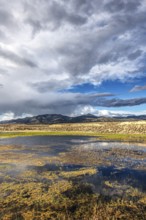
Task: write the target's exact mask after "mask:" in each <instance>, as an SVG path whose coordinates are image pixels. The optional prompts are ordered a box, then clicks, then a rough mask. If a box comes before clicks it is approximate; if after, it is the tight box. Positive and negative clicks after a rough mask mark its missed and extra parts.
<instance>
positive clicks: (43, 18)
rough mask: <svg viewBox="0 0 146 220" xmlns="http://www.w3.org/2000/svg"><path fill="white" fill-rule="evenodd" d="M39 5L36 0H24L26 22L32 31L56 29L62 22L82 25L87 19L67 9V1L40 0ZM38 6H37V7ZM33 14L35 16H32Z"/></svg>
mask: <svg viewBox="0 0 146 220" xmlns="http://www.w3.org/2000/svg"><path fill="white" fill-rule="evenodd" d="M42 2H43V5H39V3H38V1H37V0H33V1H31V2H25V4H24V8H25V11H26V14H27V18H26V22H27V23H28V24H30V25H31V26H32V27H33V29H34V31H35V32H36V31H40V30H41V29H42V30H45V29H47V28H51V29H52V30H53V29H56V28H59V27H60V26H61V25H63V24H64V23H66V22H67V23H69V24H71V25H75V26H76V25H77V26H79V25H83V24H85V23H86V21H87V17H86V16H82V15H79V14H77V13H76V11H72V10H71V9H69V8H68V7H67V6H68V3H67V2H66V4H61V3H60V2H57V1H52V0H51V1H42ZM38 7H39V8H38ZM34 14H36V15H37V17H34Z"/></svg>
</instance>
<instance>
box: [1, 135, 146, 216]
mask: <svg viewBox="0 0 146 220" xmlns="http://www.w3.org/2000/svg"><path fill="white" fill-rule="evenodd" d="M145 158H146V145H145V144H137V143H136V144H135V143H131V144H130V143H119V142H105V141H104V142H103V141H97V139H96V138H95V137H79V136H62V137H61V136H56V137H54V136H44V137H42V136H36V137H17V138H12V139H1V140H0V219H2V220H16V219H19V220H21V219H22V220H30V219H32V220H40V219H42V220H43V219H44V220H48V219H54V220H55V219H60V220H79V219H81V220H82V219H84V220H88V219H90V220H95V219H96V220H98V219H99V220H103V219H104V220H109V219H111V220H113V219H131V220H133V219H139V220H142V219H146V211H145V210H146V159H145Z"/></svg>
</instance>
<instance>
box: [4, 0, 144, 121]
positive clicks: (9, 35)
mask: <svg viewBox="0 0 146 220" xmlns="http://www.w3.org/2000/svg"><path fill="white" fill-rule="evenodd" d="M45 113H53V114H54V113H57V114H58V113H60V114H65V115H80V114H86V113H93V114H97V115H116V114H133V113H134V114H146V0H118V1H117V0H90V1H89V0H13V1H9V0H0V119H1V120H2V119H3V120H4V119H10V118H14V117H21V116H22V117H23V116H25V115H37V114H45Z"/></svg>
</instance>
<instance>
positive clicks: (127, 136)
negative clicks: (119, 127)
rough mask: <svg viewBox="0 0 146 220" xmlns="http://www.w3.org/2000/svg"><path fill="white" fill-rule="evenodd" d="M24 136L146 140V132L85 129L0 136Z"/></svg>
mask: <svg viewBox="0 0 146 220" xmlns="http://www.w3.org/2000/svg"><path fill="white" fill-rule="evenodd" d="M24 136H91V137H92V136H93V137H97V139H99V140H107V141H124V142H125V141H126V142H143V143H145V142H146V134H140V133H139V134H138V133H137V134H113V133H105V134H103V133H102V134H101V133H96V132H85V131H23V132H22V131H19V132H18V131H17V132H15V131H12V132H1V133H0V138H14V137H24Z"/></svg>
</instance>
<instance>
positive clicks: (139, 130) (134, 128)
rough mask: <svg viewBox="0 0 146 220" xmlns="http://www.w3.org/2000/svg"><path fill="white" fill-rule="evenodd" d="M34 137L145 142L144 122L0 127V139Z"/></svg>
mask: <svg viewBox="0 0 146 220" xmlns="http://www.w3.org/2000/svg"><path fill="white" fill-rule="evenodd" d="M34 135H80V136H97V138H98V139H102V140H118V141H134V142H135V141H136V142H146V121H137V122H135V121H134V122H98V123H96V122H95V123H82V124H81V123H75V124H53V125H40V124H39V125H22V124H5V125H0V137H16V136H34Z"/></svg>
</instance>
